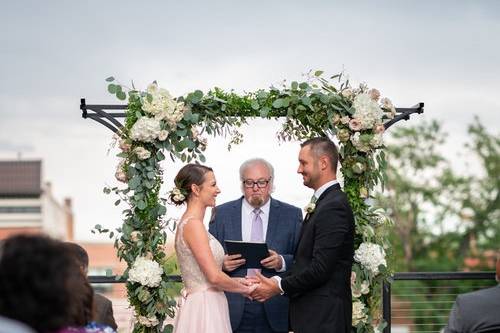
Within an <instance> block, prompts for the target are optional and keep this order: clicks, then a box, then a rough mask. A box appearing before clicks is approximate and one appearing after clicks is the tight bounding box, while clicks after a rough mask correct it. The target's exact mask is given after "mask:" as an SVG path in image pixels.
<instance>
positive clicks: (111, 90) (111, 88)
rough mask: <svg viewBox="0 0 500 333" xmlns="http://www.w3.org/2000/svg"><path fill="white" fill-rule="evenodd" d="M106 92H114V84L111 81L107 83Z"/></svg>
mask: <svg viewBox="0 0 500 333" xmlns="http://www.w3.org/2000/svg"><path fill="white" fill-rule="evenodd" d="M108 92H109V93H110V94H116V84H113V83H110V84H108Z"/></svg>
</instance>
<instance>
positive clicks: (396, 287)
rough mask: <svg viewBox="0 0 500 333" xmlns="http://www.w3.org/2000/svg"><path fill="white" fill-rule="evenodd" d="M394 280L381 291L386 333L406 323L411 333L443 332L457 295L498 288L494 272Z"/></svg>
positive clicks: (396, 276)
mask: <svg viewBox="0 0 500 333" xmlns="http://www.w3.org/2000/svg"><path fill="white" fill-rule="evenodd" d="M393 280H394V282H392V283H384V285H383V289H382V312H383V313H382V314H383V318H384V320H385V321H386V322H387V327H386V328H385V329H384V333H391V328H392V326H393V323H394V321H399V322H401V321H406V323H405V324H403V325H404V326H407V327H408V328H409V329H408V331H410V332H425V333H431V332H440V330H441V329H442V328H444V326H445V325H446V323H447V320H448V315H449V313H450V310H451V307H452V306H453V303H454V302H455V299H456V296H457V295H458V294H461V293H464V292H469V291H473V290H477V289H482V288H486V287H491V286H493V285H495V284H496V281H495V273H494V272H418V273H395V274H394V277H393ZM456 282H459V283H456Z"/></svg>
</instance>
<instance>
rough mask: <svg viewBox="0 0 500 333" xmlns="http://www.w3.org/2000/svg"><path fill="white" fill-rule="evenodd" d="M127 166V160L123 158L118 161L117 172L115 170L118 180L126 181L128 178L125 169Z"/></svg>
mask: <svg viewBox="0 0 500 333" xmlns="http://www.w3.org/2000/svg"><path fill="white" fill-rule="evenodd" d="M124 166H125V160H123V159H122V160H121V161H120V163H118V166H117V167H116V172H115V178H116V180H118V181H120V182H122V183H126V182H127V180H128V177H127V174H126V173H125V170H124Z"/></svg>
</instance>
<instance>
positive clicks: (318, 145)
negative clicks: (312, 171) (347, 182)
mask: <svg viewBox="0 0 500 333" xmlns="http://www.w3.org/2000/svg"><path fill="white" fill-rule="evenodd" d="M307 146H310V147H311V152H312V153H313V155H314V156H315V157H317V158H319V157H321V156H323V155H325V156H326V157H327V158H328V160H330V166H331V169H332V171H333V172H334V173H337V164H338V162H339V152H338V150H337V146H335V143H333V141H332V140H330V139H328V138H325V137H319V138H312V139H309V140H306V141H304V142H303V143H302V144H301V145H300V147H302V148H304V147H307Z"/></svg>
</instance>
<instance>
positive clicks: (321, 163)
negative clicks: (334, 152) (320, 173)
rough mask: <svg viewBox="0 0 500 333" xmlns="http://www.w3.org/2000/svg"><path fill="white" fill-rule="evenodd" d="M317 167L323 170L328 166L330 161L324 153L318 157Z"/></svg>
mask: <svg viewBox="0 0 500 333" xmlns="http://www.w3.org/2000/svg"><path fill="white" fill-rule="evenodd" d="M319 168H320V170H325V169H328V168H330V163H329V161H328V157H327V156H326V155H321V156H320V157H319Z"/></svg>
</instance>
